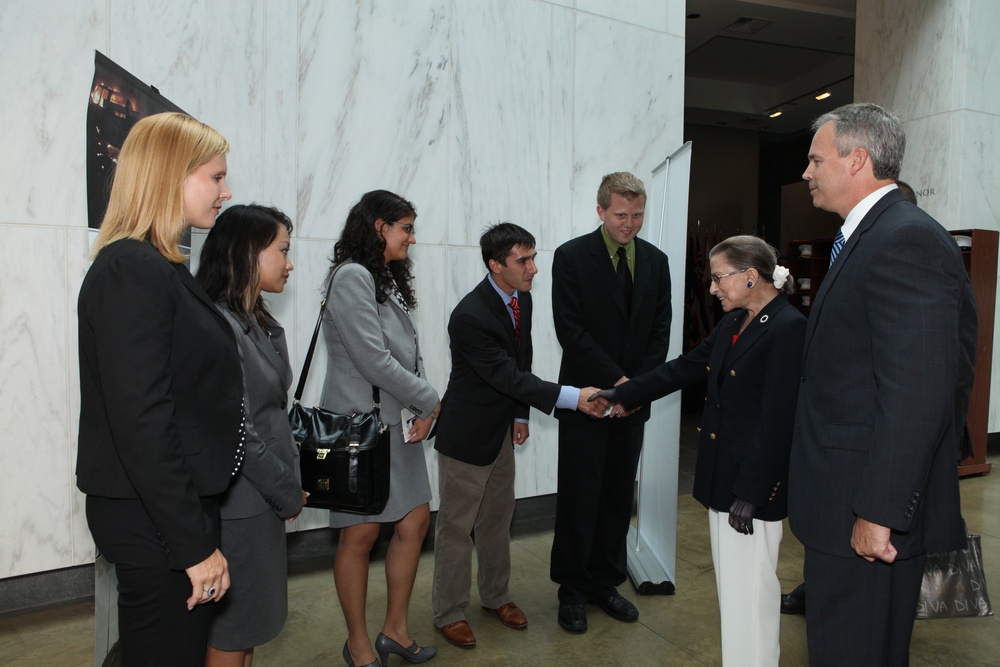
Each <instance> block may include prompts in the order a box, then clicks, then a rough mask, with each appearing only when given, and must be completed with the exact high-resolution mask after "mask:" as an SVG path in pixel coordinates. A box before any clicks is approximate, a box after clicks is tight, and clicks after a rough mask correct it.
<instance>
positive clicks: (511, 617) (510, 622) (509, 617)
mask: <svg viewBox="0 0 1000 667" xmlns="http://www.w3.org/2000/svg"><path fill="white" fill-rule="evenodd" d="M483 609H485V610H486V611H488V612H490V613H491V614H496V615H497V617H499V619H500V622H501V623H503V624H504V625H506V626H507V627H508V628H514V629H515V630H524V629H525V628H526V627H528V619H527V618H525V616H524V612H523V611H521V610H520V609H518V607H517V605H516V604H514V603H513V602H508V603H507V604H505V605H503V606H502V607H500V608H499V609H490V608H489V607H483Z"/></svg>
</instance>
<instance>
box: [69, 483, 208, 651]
mask: <svg viewBox="0 0 1000 667" xmlns="http://www.w3.org/2000/svg"><path fill="white" fill-rule="evenodd" d="M202 504H203V506H204V508H205V509H206V511H208V512H209V513H210V514H211V515H213V516H214V518H215V522H216V525H217V526H218V525H220V523H221V522H220V519H219V505H218V502H217V501H216V500H215V499H203V500H202ZM213 511H214V514H212V512H213ZM87 523H88V524H89V526H90V532H91V534H92V535H93V537H94V543H95V544H96V545H97V549H98V551H100V552H101V554H103V555H104V557H105V558H107V559H108V560H109V561H110V562H112V563H114V564H115V574H117V575H118V637H119V638H118V647H119V650H120V651H121V658H122V666H123V667H133V666H135V667H158V666H161V665H162V666H163V667H188V666H195V667H197V666H202V665H204V664H205V652H206V650H207V647H208V627H209V624H210V623H211V621H212V613H213V608H214V603H209V604H203V605H196V606H195V608H194V609H193V610H192V611H188V610H187V599H188V598H189V597H191V580H190V579H188V576H187V573H185V572H184V571H183V570H172V569H170V568H169V567H168V566H167V556H166V552H165V551H164V547H163V545H161V543H160V538H159V536H158V535H157V533H156V528H155V527H154V526H153V522H152V521H151V520H150V518H149V515H148V514H147V513H146V510H145V509H144V508H143V506H142V502H141V501H139V500H134V499H119V498H101V497H98V496H87Z"/></svg>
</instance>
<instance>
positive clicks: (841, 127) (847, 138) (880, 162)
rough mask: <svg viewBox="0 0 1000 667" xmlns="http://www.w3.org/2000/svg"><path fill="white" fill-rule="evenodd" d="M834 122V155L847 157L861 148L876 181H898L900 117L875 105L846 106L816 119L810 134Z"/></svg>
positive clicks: (902, 144) (902, 134)
mask: <svg viewBox="0 0 1000 667" xmlns="http://www.w3.org/2000/svg"><path fill="white" fill-rule="evenodd" d="M830 121H833V123H834V133H835V134H834V140H833V143H834V145H835V146H836V147H837V153H838V154H839V155H840V157H846V156H847V155H848V154H849V153H850V152H851V151H853V150H854V149H855V148H864V149H865V150H866V151H868V155H869V157H871V160H872V170H873V172H874V173H875V178H877V179H879V180H893V181H895V180H898V179H899V169H900V167H901V166H902V164H903V153H904V152H906V132H905V131H904V130H903V123H902V122H901V121H900V120H899V117H898V116H896V114H894V113H892V112H891V111H887V110H885V109H883V108H882V107H880V106H879V105H877V104H872V103H870V102H859V103H857V104H845V105H844V106H842V107H839V108H837V109H834V110H833V111H831V112H829V113H825V114H823V115H822V116H820V117H819V118H817V119H816V120H815V121H814V122H813V125H812V129H813V132H815V131H817V130H819V128H821V127H822V126H823V125H825V124H827V123H829V122H830Z"/></svg>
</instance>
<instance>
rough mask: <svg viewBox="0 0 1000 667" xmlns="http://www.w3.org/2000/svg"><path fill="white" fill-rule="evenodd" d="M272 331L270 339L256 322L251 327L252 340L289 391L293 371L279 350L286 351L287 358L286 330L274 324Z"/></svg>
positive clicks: (271, 327)
mask: <svg viewBox="0 0 1000 667" xmlns="http://www.w3.org/2000/svg"><path fill="white" fill-rule="evenodd" d="M270 329H271V336H270V337H268V335H267V333H266V332H265V331H264V330H263V329H262V328H261V326H260V325H259V324H257V323H256V322H254V323H253V326H252V327H251V334H252V335H251V336H250V339H251V340H252V341H253V344H254V345H255V346H256V347H257V349H258V350H259V351H260V354H261V356H262V357H264V358H265V359H267V362H268V363H269V364H271V366H272V367H273V368H274V371H275V372H276V373H277V374H278V377H279V378H280V379H281V382H282V383H283V384H284V386H285V388H286V389H287V388H288V387H289V386H290V385H291V383H292V370H291V367H290V366H289V364H288V362H287V361H286V360H285V359H283V358H282V354H281V352H279V350H282V349H284V355H285V357H287V356H288V352H287V348H286V347H285V330H284V329H282V328H281V327H280V326H278V325H277V323H272V324H271V326H270Z"/></svg>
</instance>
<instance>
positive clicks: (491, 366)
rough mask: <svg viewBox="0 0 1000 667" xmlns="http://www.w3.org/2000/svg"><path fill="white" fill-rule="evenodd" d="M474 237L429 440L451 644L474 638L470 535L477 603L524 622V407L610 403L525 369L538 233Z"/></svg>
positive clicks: (438, 595) (439, 574) (437, 577)
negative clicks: (519, 561) (519, 532)
mask: <svg viewBox="0 0 1000 667" xmlns="http://www.w3.org/2000/svg"><path fill="white" fill-rule="evenodd" d="M479 245H480V247H481V249H482V253H483V262H484V263H485V264H486V268H487V269H489V274H488V275H487V276H486V278H484V279H483V281H482V282H480V283H479V285H478V286H476V288H475V289H473V290H472V291H471V292H470V293H469V294H468V295H467V296H465V298H463V299H462V301H461V302H459V304H458V306H456V307H455V310H454V311H453V312H452V314H451V319H450V321H449V322H448V335H449V336H450V337H451V377H450V378H449V380H448V389H447V391H446V392H445V395H444V398H443V399H442V400H441V413H440V416H439V418H438V424H437V438H436V441H435V445H434V448H435V449H437V450H438V453H439V454H440V456H439V458H438V470H439V489H440V495H441V506H440V508H439V509H438V514H437V523H436V528H435V533H434V591H433V607H434V625H435V626H437V628H438V629H440V630H441V632H442V633H443V634H444V637H445V639H446V640H447V641H448V642H450V643H451V644H454V645H456V646H460V647H463V648H471V647H473V646H475V645H476V637H475V635H474V634H473V632H472V628H471V627H470V626H469V623H468V621H467V620H466V617H465V607H466V605H468V603H469V588H470V586H471V578H472V547H473V538H472V533H473V531H475V548H476V556H477V562H478V566H479V574H478V583H479V601H480V604H481V605H482V606H483V608H485V609H486V610H487V611H490V612H492V613H495V614H496V615H497V616H498V617H499V619H500V622H501V623H503V624H504V625H506V626H507V627H510V628H515V629H524V628H526V627H527V626H528V620H527V618H526V617H525V615H524V613H523V612H522V611H521V610H520V609H519V608H518V607H517V605H516V604H514V602H513V600H512V599H511V595H510V592H509V590H508V582H509V580H510V522H511V518H512V517H513V514H514V448H513V445H523V444H524V443H525V441H526V440H527V439H528V412H529V409H530V408H531V407H535V408H537V409H539V410H541V411H543V412H545V413H550V412H552V410H553V408H556V407H558V408H565V409H567V410H580V411H583V412H587V413H588V414H591V415H594V416H600V415H601V414H603V412H604V410H605V409H606V408H607V407H608V403H607V401H601V402H599V403H598V402H595V403H588V401H587V399H588V398H589V397H590V396H592V395H593V394H595V393H597V391H598V390H597V389H596V388H594V387H587V388H585V389H583V390H580V389H578V388H576V387H570V386H560V385H558V384H555V383H553V382H546V381H544V380H542V379H540V378H538V377H536V376H534V375H532V374H531V357H532V347H531V316H532V304H531V293H530V290H531V282H532V279H533V278H534V277H535V274H536V273H538V268H537V267H536V266H535V256H536V255H537V253H536V252H535V238H534V237H533V236H532V235H531V234H530V233H529V232H528V231H526V230H525V229H523V228H521V227H518V226H517V225H514V224H511V223H509V222H505V223H501V224H498V225H494V226H492V227H490V228H489V229H487V230H486V233H484V234H483V236H482V238H480V240H479Z"/></svg>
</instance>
